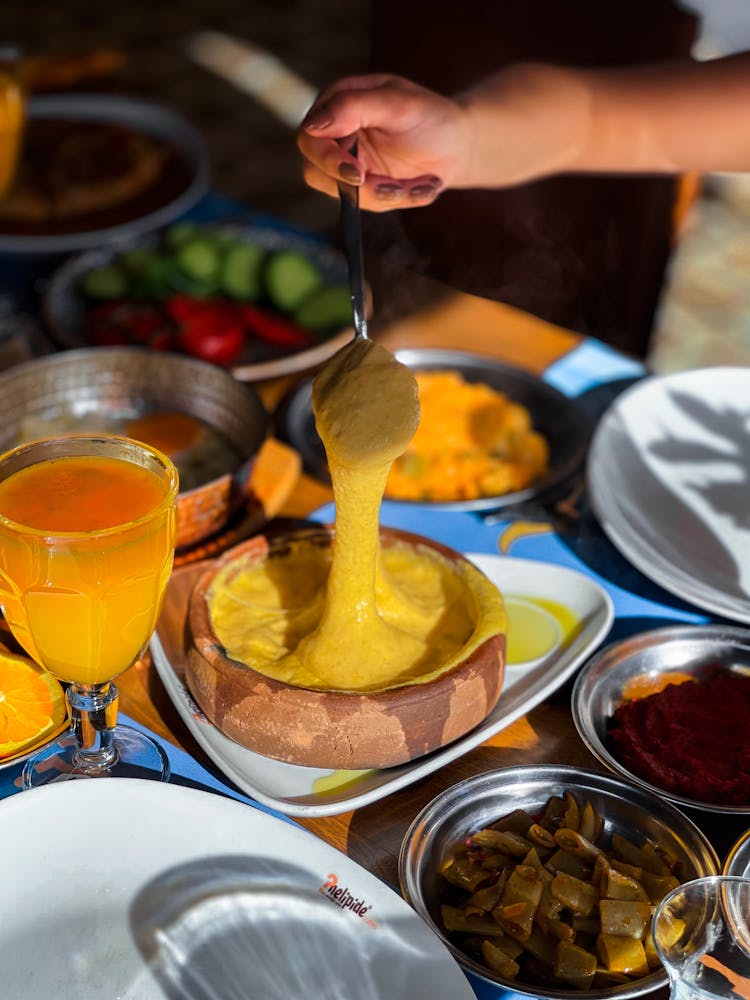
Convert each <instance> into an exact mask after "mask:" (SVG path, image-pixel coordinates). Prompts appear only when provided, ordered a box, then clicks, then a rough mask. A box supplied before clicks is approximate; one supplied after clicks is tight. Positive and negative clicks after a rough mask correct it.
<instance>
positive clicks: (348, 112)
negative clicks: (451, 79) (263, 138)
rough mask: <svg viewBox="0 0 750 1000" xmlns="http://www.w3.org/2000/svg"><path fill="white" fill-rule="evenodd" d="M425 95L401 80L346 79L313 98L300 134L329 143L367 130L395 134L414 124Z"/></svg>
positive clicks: (420, 111) (391, 78) (420, 89)
mask: <svg viewBox="0 0 750 1000" xmlns="http://www.w3.org/2000/svg"><path fill="white" fill-rule="evenodd" d="M425 93H426V92H424V91H422V88H420V87H418V86H417V85H416V84H412V83H410V81H408V80H404V79H402V78H401V77H395V76H387V75H385V74H379V75H370V76H361V77H348V78H347V79H345V80H341V81H339V82H338V83H334V84H332V85H331V86H330V87H329V88H327V89H326V90H324V91H323V93H322V94H320V95H319V96H318V97H317V98H316V100H315V101H314V103H313V105H312V107H311V108H310V110H309V111H308V112H307V114H306V115H305V118H304V120H303V122H302V125H301V126H300V128H301V131H302V132H303V133H308V134H309V135H312V136H315V137H321V136H325V137H326V138H329V139H342V138H344V137H345V136H349V135H354V134H355V133H357V132H359V131H360V130H361V129H366V128H371V127H372V128H385V129H388V130H395V131H399V130H402V129H404V128H408V127H409V125H411V124H414V123H415V122H416V121H417V120H418V118H419V116H420V114H421V113H422V105H423V102H424V97H422V95H423V94H425ZM420 98H421V100H420Z"/></svg>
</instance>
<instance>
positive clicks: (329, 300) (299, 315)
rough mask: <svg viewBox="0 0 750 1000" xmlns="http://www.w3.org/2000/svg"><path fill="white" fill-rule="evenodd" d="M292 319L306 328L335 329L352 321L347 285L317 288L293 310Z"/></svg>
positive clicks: (350, 298)
mask: <svg viewBox="0 0 750 1000" xmlns="http://www.w3.org/2000/svg"><path fill="white" fill-rule="evenodd" d="M294 320H295V322H296V323H298V324H299V325H300V326H303V327H305V328H306V329H308V330H329V329H332V330H335V329H337V328H339V327H345V326H347V325H348V324H351V322H352V297H351V293H350V291H349V286H348V285H328V286H327V287H326V288H319V289H318V290H317V291H315V292H313V293H312V295H308V297H307V298H306V299H305V300H304V302H303V303H302V305H300V306H299V308H298V309H295V311H294Z"/></svg>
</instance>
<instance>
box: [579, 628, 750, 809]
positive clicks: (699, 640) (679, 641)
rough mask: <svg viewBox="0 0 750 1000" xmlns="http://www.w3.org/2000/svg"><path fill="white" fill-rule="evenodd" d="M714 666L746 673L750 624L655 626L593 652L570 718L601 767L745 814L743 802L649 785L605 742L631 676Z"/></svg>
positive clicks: (694, 804) (690, 803)
mask: <svg viewBox="0 0 750 1000" xmlns="http://www.w3.org/2000/svg"><path fill="white" fill-rule="evenodd" d="M717 665H719V666H722V667H723V668H724V669H726V670H727V671H736V672H738V673H741V674H744V675H746V674H747V673H748V671H749V670H750V629H745V628H740V627H737V626H729V625H678V626H672V627H668V628H659V629H653V630H651V631H649V632H642V633H640V634H638V635H635V636H632V637H631V638H629V639H625V640H623V641H622V642H617V643H613V644H612V645H610V646H607V647H606V648H605V649H603V650H601V651H600V652H599V653H597V654H596V655H595V656H594V657H593V658H592V659H591V660H589V662H588V663H587V664H586V665H585V666H584V668H583V669H582V670H581V672H580V673H579V675H578V677H577V678H576V682H575V685H574V687H573V692H572V696H571V703H572V712H573V720H574V722H575V725H576V728H577V730H578V732H579V734H580V736H581V739H582V740H583V741H584V743H585V744H586V745H587V746H588V748H589V750H590V751H591V752H592V753H593V754H594V756H595V757H596V758H597V759H598V760H599V761H600V762H601V763H602V764H604V766H605V767H607V768H609V770H610V771H613V772H615V773H616V774H620V775H624V776H625V777H626V778H629V779H630V780H631V781H634V782H635V783H636V784H638V785H640V787H641V788H644V789H647V790H648V791H650V792H652V793H653V794H654V795H658V796H660V797H666V798H668V799H670V800H671V801H672V802H674V803H676V804H677V805H680V806H685V807H688V808H692V809H701V810H706V811H710V812H714V813H730V814H734V815H737V814H748V815H750V805H747V806H722V805H716V804H715V803H711V802H701V801H699V800H696V799H689V798H684V797H682V796H680V795H676V794H673V793H672V792H669V791H665V790H664V789H662V788H657V787H656V786H654V785H652V784H649V782H647V781H644V780H643V779H642V778H640V777H638V775H635V774H633V773H632V772H630V771H629V770H627V768H625V767H624V766H623V765H622V764H621V763H620V761H619V760H618V759H617V758H616V757H614V756H613V755H612V754H611V753H610V751H609V749H608V745H607V727H608V723H609V719H610V718H611V716H612V714H613V713H614V711H615V709H616V708H617V707H618V705H620V704H621V703H622V701H623V689H624V688H625V685H626V684H628V683H629V682H632V681H633V680H634V678H640V677H643V678H647V679H648V680H650V681H657V680H658V679H659V677H660V676H661V675H663V674H669V673H680V674H685V673H687V674H692V675H693V676H694V677H695V678H696V679H698V680H699V679H701V678H702V677H706V676H707V675H709V674H713V673H715V672H716V667H717Z"/></svg>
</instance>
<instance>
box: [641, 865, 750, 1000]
mask: <svg viewBox="0 0 750 1000" xmlns="http://www.w3.org/2000/svg"><path fill="white" fill-rule="evenodd" d="M653 928H654V931H653V933H654V943H655V944H656V950H657V952H658V954H659V957H660V958H661V960H662V962H663V964H664V967H665V969H666V970H667V973H668V975H669V981H670V987H671V998H672V1000H693V998H695V1000H714V998H719V997H721V998H724V997H735V998H736V997H743V998H745V1000H750V879H747V878H739V877H733V876H728V875H714V876H707V877H705V878H699V879H695V880H693V881H692V882H686V883H685V884H684V885H681V886H678V887H677V888H676V889H674V890H673V891H672V892H670V893H669V894H668V895H667V896H665V897H664V899H663V900H662V901H661V903H660V904H659V905H658V907H657V908H656V912H655V913H654V922H653Z"/></svg>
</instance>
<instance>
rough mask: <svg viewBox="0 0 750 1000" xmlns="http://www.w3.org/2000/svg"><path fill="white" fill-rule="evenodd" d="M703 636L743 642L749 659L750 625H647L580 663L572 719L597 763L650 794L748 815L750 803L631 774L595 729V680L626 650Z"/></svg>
mask: <svg viewBox="0 0 750 1000" xmlns="http://www.w3.org/2000/svg"><path fill="white" fill-rule="evenodd" d="M702 637H707V638H711V639H720V638H724V639H728V640H734V641H736V642H737V643H739V644H742V645H746V646H747V647H748V656H749V661H748V662H749V663H750V628H746V627H743V626H741V625H714V624H704V625H690V624H681V625H667V626H664V627H661V628H655V629H649V630H648V631H646V632H638V633H636V634H635V635H632V636H629V637H627V638H625V639H618V640H616V641H615V642H612V643H609V644H608V645H606V646H604V647H603V648H602V649H600V650H599V651H598V652H597V653H595V654H594V655H593V656H592V657H591V659H589V660H588V661H587V662H586V663H585V664H584V665H583V667H581V670H580V671H579V673H578V676H577V677H576V679H575V682H574V684H573V689H572V692H571V696H570V705H571V714H572V716H573V722H574V724H575V727H576V730H577V731H578V735H579V736H580V738H581V739H582V740H583V742H584V743H585V744H586V746H587V748H588V749H589V750H590V752H591V753H592V754H593V755H594V757H596V759H597V760H598V761H599V763H600V764H603V765H604V766H605V767H606V768H607V770H608V771H611V772H612V773H614V774H617V775H619V776H621V777H622V778H625V779H627V780H628V781H630V782H632V783H633V784H635V785H639V786H640V787H641V788H643V789H645V790H646V791H648V792H651V793H652V794H653V795H658V796H660V797H664V798H667V799H669V801H670V802H672V803H673V804H675V805H677V806H680V807H681V808H688V809H696V810H699V811H701V812H709V813H720V814H723V815H729V816H743V815H747V816H750V804H748V805H747V806H724V805H721V804H716V803H712V802H704V801H702V800H701V799H690V798H687V797H686V796H682V795H678V794H676V793H674V792H670V791H667V790H666V789H664V788H659V786H658V785H652V784H651V783H650V782H648V781H646V780H645V779H644V778H641V777H639V776H638V775H637V774H634V773H633V772H632V771H630V770H628V769H627V768H626V767H625V766H624V765H623V764H621V763H620V761H619V760H617V758H616V757H614V756H613V755H612V754H611V753H610V752H609V750H608V749H607V747H606V746H605V744H604V742H603V741H602V739H601V738H600V736H599V733H598V732H597V729H596V726H595V724H594V720H593V717H592V714H591V696H592V692H593V690H594V686H595V684H594V681H595V680H596V679H597V678H598V677H604V676H605V675H606V672H607V671H606V668H612V667H613V666H614V665H615V664H617V663H619V662H623V661H624V660H625V659H627V655H626V654H632V653H633V652H636V651H637V650H641V649H645V648H650V647H653V646H657V645H662V644H664V643H669V642H674V641H677V640H679V641H684V640H685V639H700V638H702Z"/></svg>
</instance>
